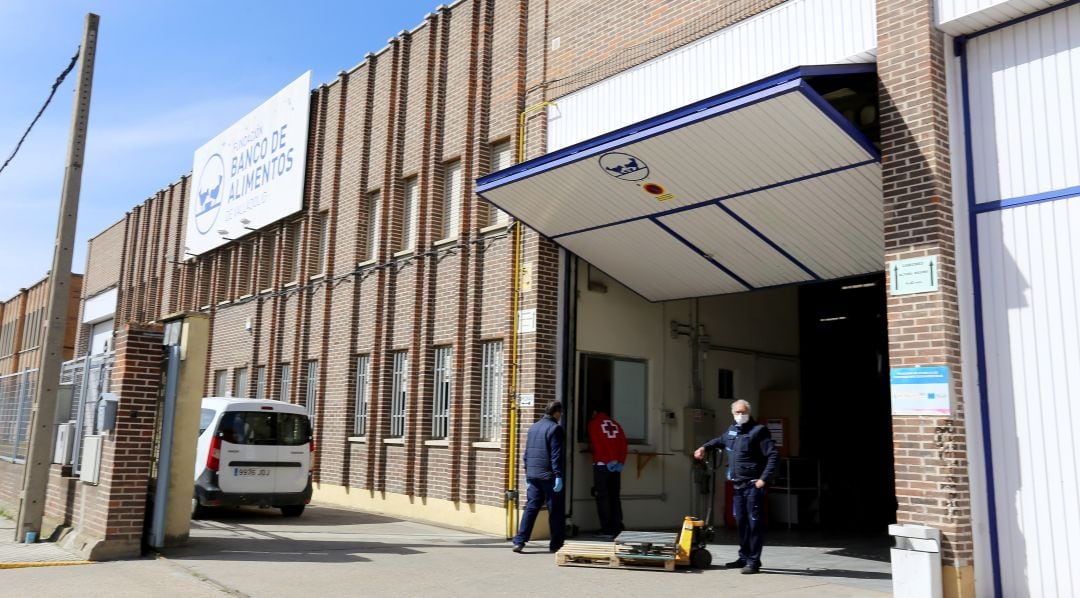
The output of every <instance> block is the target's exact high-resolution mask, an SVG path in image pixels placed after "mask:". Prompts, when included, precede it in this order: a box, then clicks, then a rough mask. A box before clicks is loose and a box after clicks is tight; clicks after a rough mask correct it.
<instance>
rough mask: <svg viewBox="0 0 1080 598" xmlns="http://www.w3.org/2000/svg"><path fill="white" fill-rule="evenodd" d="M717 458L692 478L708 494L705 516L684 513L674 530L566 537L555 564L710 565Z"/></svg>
mask: <svg viewBox="0 0 1080 598" xmlns="http://www.w3.org/2000/svg"><path fill="white" fill-rule="evenodd" d="M719 461H720V459H715V458H713V456H712V455H710V456H709V458H707V459H706V461H705V462H704V463H702V464H701V465H696V466H695V467H696V468H699V469H700V470H702V471H701V472H700V475H699V472H697V471H696V472H695V481H697V482H698V484H699V486H700V487H701V488H702V493H703V494H708V496H709V508H708V510H707V511H706V516H705V519H704V520H702V519H698V518H697V517H690V516H687V517H685V518H683V524H682V529H681V530H680V531H679V533H677V534H672V533H666V532H638V531H624V532H622V533H621V534H619V535H618V537H616V538H615V540H614V541H613V542H579V541H573V540H571V541H568V542H566V543H565V544H564V545H563V547H562V548H560V549H559V551H558V552H557V553H556V554H555V563H556V564H557V565H577V566H585V567H611V568H619V569H645V568H651V569H657V568H663V569H664V570H665V571H674V570H675V567H677V566H678V567H691V568H693V569H707V568H708V567H709V566H710V565H712V553H711V552H709V548H708V543H709V541H710V540H711V539H712V537H713V526H712V517H713V507H712V505H713V499H714V498H715V496H716V485H715V483H714V481H715V474H714V472H715V471H716V470H717V469H718V468H719Z"/></svg>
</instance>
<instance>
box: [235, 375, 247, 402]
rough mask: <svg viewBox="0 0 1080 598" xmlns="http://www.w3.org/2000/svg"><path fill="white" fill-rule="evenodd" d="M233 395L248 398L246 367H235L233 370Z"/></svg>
mask: <svg viewBox="0 0 1080 598" xmlns="http://www.w3.org/2000/svg"><path fill="white" fill-rule="evenodd" d="M233 388H235V391H234V392H233V396H235V397H237V398H241V399H246V398H248V396H247V389H248V369H247V368H246V367H242V368H236V370H235V371H234V372H233Z"/></svg>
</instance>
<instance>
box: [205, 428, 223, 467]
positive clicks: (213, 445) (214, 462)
mask: <svg viewBox="0 0 1080 598" xmlns="http://www.w3.org/2000/svg"><path fill="white" fill-rule="evenodd" d="M220 466H221V437H220V436H214V437H213V438H212V439H210V452H209V453H207V455H206V468H207V469H209V470H210V471H217V470H218V468H219V467H220Z"/></svg>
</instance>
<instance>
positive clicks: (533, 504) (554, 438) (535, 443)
mask: <svg viewBox="0 0 1080 598" xmlns="http://www.w3.org/2000/svg"><path fill="white" fill-rule="evenodd" d="M544 413H545V415H544V417H543V418H542V419H540V420H539V421H537V422H536V423H535V424H533V425H532V426H530V427H529V434H528V436H527V437H526V439H525V453H524V455H523V460H524V461H525V487H526V488H527V493H526V497H527V498H526V502H525V513H524V514H523V515H522V516H521V527H520V528H518V533H517V535H516V536H514V552H521V550H522V549H523V548H525V543H526V542H528V541H529V538H531V537H532V529H533V524H535V523H536V515H537V513H539V512H540V506H541V505H544V504H547V509H548V523H549V525H550V526H551V542H550V543H549V544H548V550H550V551H551V552H555V551H557V550H559V549H560V548H562V545H563V538H564V536H565V535H566V506H565V504H564V503H563V491H562V490H563V445H564V444H565V440H566V432H565V430H563V427H562V426H560V425H559V420H560V419H562V403H560V402H559V401H553V402H552V403H551V404H550V405H548V408H547V410H545V411H544Z"/></svg>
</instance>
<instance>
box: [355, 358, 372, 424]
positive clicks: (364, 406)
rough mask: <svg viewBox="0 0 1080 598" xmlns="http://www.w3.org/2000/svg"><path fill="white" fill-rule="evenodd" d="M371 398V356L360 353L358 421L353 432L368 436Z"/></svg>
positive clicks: (357, 388)
mask: <svg viewBox="0 0 1080 598" xmlns="http://www.w3.org/2000/svg"><path fill="white" fill-rule="evenodd" d="M370 400H371V356H370V355H360V356H358V357H357V358H356V421H355V422H354V423H353V433H354V434H356V435H357V436H367V429H368V407H369V402H370Z"/></svg>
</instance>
